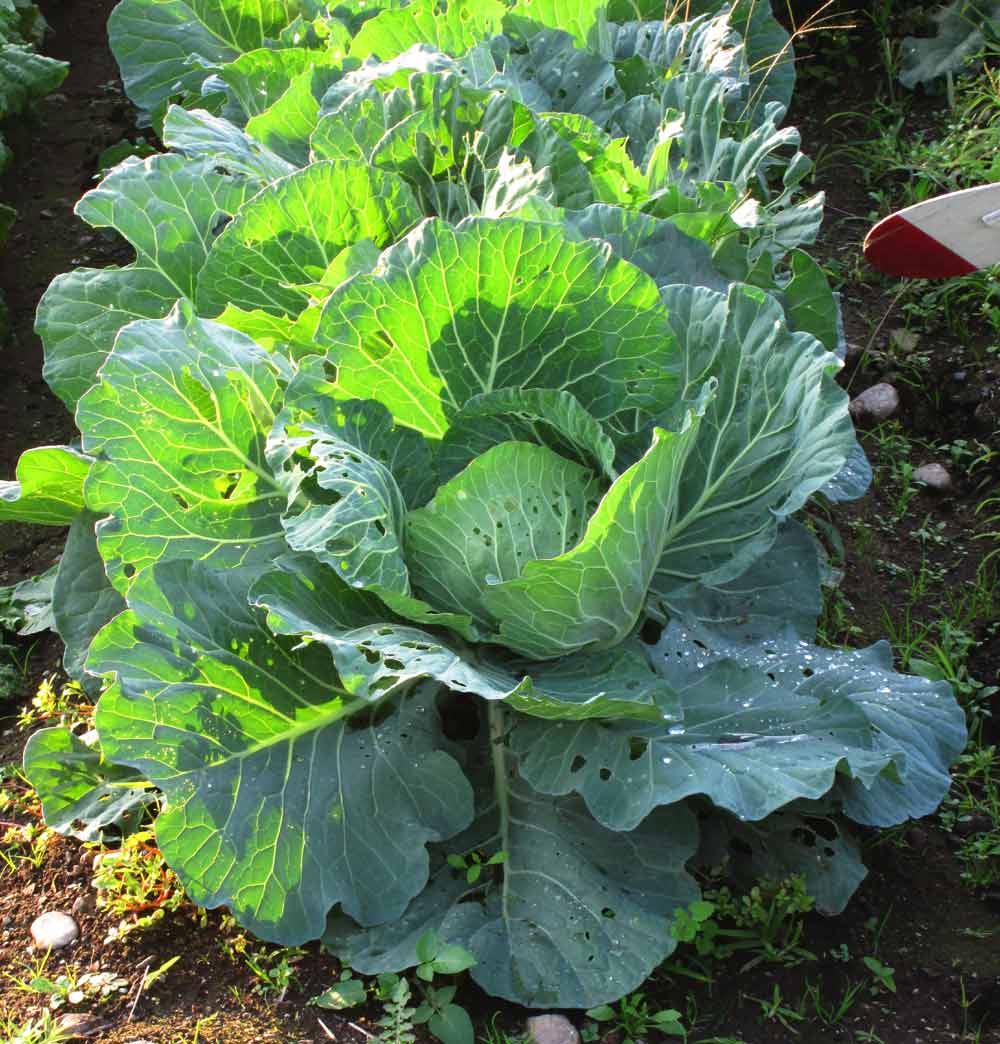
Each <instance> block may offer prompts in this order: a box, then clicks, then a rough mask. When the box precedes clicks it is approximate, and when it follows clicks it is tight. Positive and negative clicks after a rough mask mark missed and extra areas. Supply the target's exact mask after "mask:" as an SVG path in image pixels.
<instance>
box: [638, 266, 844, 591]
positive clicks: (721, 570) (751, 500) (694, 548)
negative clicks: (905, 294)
mask: <svg viewBox="0 0 1000 1044" xmlns="http://www.w3.org/2000/svg"><path fill="white" fill-rule="evenodd" d="M663 297H664V301H665V302H666V305H667V308H668V310H669V312H670V322H671V325H672V326H673V328H674V332H675V334H676V336H677V338H678V340H679V342H680V343H681V344H682V345H684V346H685V363H684V365H685V388H684V390H683V393H682V398H683V399H690V398H692V397H693V396H694V395H695V394H696V393H697V391H698V389H699V388H700V387H701V386H702V384H703V383H704V382H705V381H706V380H708V379H710V378H714V379H715V380H716V381H717V384H718V391H717V394H716V395H715V397H714V398H713V399H712V401H711V403H710V404H709V405H708V408H707V410H706V412H705V415H704V417H703V418H702V422H701V426H700V428H699V434H698V439H697V442H696V445H695V446H694V448H693V450H692V452H691V454H690V456H689V458H688V462H687V467H686V468H685V472H684V474H683V475H682V477H681V482H680V486H679V489H678V493H677V496H678V505H677V510H676V523H675V525H674V527H673V530H672V532H671V534H670V537H669V539H668V541H667V543H666V549H665V553H664V556H663V559H662V560H661V562H660V566H659V569H658V571H657V576H656V578H655V580H654V582H653V589H654V591H656V592H658V593H660V594H662V595H668V594H669V592H670V591H672V590H676V589H677V588H679V587H682V586H683V585H685V584H688V583H690V582H692V581H701V582H704V583H720V582H724V581H725V580H727V579H730V578H732V577H735V576H738V575H739V574H740V573H742V572H743V571H745V570H746V568H747V567H748V566H749V565H750V564H751V562H752V561H753V560H754V559H755V558H758V557H759V556H760V555H761V554H763V553H764V552H765V551H766V550H767V549H768V548H769V547H770V546H771V544H772V542H773V540H774V536H775V532H776V528H777V525H778V522H779V520H780V519H782V518H786V517H787V516H789V515H791V514H792V513H793V512H794V511H797V510H798V509H799V508H800V507H801V506H802V505H803V504H804V503H805V502H806V500H807V499H808V497H809V496H810V495H811V494H812V493H814V492H815V491H816V490H818V489H819V488H820V487H821V486H823V485H824V483H826V482H827V481H828V480H829V479H831V478H832V477H833V476H834V475H836V474H837V473H838V472H839V471H840V469H841V467H842V466H843V463H844V461H845V460H846V459H847V456H848V454H849V453H850V451H851V447H852V446H853V445H854V444H855V437H854V428H853V425H852V424H851V421H850V418H849V416H848V414H847V398H846V396H845V394H844V392H843V391H841V389H840V388H838V387H837V385H836V383H835V382H834V379H833V375H834V372H835V370H836V369H837V368H838V366H839V364H838V362H837V360H836V357H835V356H833V355H831V354H829V353H827V352H825V351H824V350H823V349H822V346H821V345H820V344H819V342H817V341H815V340H814V339H813V338H812V337H810V336H809V335H807V334H802V333H795V334H793V333H789V332H788V331H787V329H786V327H785V324H784V318H783V315H782V312H781V308H780V306H779V305H778V303H777V302H776V301H775V300H774V299H773V298H772V297H769V296H768V295H767V294H765V293H763V292H762V291H758V290H751V289H749V288H747V287H734V288H732V289H731V290H730V292H729V294H728V296H723V295H722V294H716V293H713V292H712V291H710V290H706V289H703V288H701V287H687V286H671V287H667V288H666V289H665V290H664V291H663Z"/></svg>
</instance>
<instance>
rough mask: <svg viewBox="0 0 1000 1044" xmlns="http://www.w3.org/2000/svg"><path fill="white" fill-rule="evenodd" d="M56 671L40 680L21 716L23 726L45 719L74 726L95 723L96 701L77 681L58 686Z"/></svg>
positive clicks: (52, 722)
mask: <svg viewBox="0 0 1000 1044" xmlns="http://www.w3.org/2000/svg"><path fill="white" fill-rule="evenodd" d="M56 677H57V676H56V675H54V674H48V675H46V676H45V677H44V678H43V679H42V680H41V681H40V682H39V683H38V689H37V690H36V692H35V695H34V696H32V698H31V703H30V704H29V705H28V706H27V707H25V708H24V709H23V710H22V711H21V713H20V715H19V716H18V719H17V723H18V725H19V726H20V727H21V728H22V729H26V728H29V727H30V726H32V725H36V724H39V723H41V722H45V723H47V724H49V725H55V724H59V725H65V726H67V727H72V726H73V725H77V724H80V723H86V724H87V725H90V724H92V722H93V718H94V704H93V702H92V701H91V700H90V698H89V697H88V696H87V694H86V693H85V692H84V691H83V689H82V688H81V687H80V685H78V684H77V683H76V682H75V681H66V682H64V683H63V684H62V685H59V686H58V687H57V686H56Z"/></svg>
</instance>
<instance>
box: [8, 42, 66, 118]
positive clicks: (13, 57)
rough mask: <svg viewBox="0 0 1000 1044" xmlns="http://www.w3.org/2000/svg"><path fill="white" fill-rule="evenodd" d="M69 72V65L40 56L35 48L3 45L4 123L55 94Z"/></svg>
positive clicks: (11, 44) (10, 44)
mask: <svg viewBox="0 0 1000 1044" xmlns="http://www.w3.org/2000/svg"><path fill="white" fill-rule="evenodd" d="M68 72H69V64H68V63H67V62H59V61H56V59H55V58H47V57H46V56H45V55H44V54H36V53H35V50H34V48H33V47H28V46H22V45H20V44H13V43H2V42H0V119H6V118H7V117H8V116H13V115H15V114H16V113H19V112H20V111H21V110H22V109H23V108H24V107H25V105H27V104H28V103H29V102H31V101H34V100H35V99H36V98H42V97H44V96H45V95H46V94H48V93H49V92H50V91H54V90H55V89H56V88H57V87H58V86H59V84H61V83H62V82H63V80H65V79H66V74H67V73H68Z"/></svg>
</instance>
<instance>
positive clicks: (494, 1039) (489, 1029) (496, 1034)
mask: <svg viewBox="0 0 1000 1044" xmlns="http://www.w3.org/2000/svg"><path fill="white" fill-rule="evenodd" d="M499 1018H500V1012H499V1011H495V1012H494V1013H493V1014H492V1015H491V1016H490V1021H489V1022H487V1023H486V1026H485V1027H484V1029H483V1033H482V1036H481V1037H480V1038H479V1039H480V1041H481V1042H482V1044H522V1041H523V1038H522V1037H520V1036H517V1035H516V1034H511V1033H508V1032H507V1031H506V1030H505V1029H504V1028H503V1027H502V1026H498V1025H497V1019H499Z"/></svg>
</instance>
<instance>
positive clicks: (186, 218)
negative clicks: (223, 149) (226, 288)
mask: <svg viewBox="0 0 1000 1044" xmlns="http://www.w3.org/2000/svg"><path fill="white" fill-rule="evenodd" d="M218 165H219V164H218V161H217V160H214V159H203V160H188V159H186V158H185V157H184V156H177V155H158V156H151V157H150V158H149V159H146V160H141V159H137V158H136V157H134V156H133V157H129V158H128V159H127V160H125V161H124V162H122V163H120V164H119V165H118V166H117V167H115V168H114V169H113V170H112V171H111V172H110V173H109V174H108V175H107V176H106V177H105V178H104V180H103V181H102V182H101V183H100V185H98V187H97V188H95V189H91V190H90V192H88V193H87V194H86V195H85V196H84V197H83V198H82V199H81V200H80V202H79V203H77V205H76V213H77V214H79V216H80V217H81V218H83V220H84V221H86V222H87V223H88V224H90V225H93V226H95V227H96V228H113V229H115V231H116V232H119V233H121V235H123V236H124V237H125V238H126V239H127V240H128V241H129V242H130V243H131V244H132V246H134V247H135V250H136V254H137V255H138V257H137V263H138V264H139V266H140V267H142V268H154V269H156V270H157V271H159V272H161V273H162V274H163V276H164V277H165V278H166V279H168V280H169V281H170V283H171V284H172V285H173V287H174V290H175V291H176V294H177V296H178V297H189V298H191V299H192V300H193V299H194V291H195V286H196V283H197V278H198V273H199V272H200V271H201V267H202V265H204V263H205V257H206V255H207V253H208V249H209V247H210V246H211V243H212V238H213V236H214V234H215V231H216V229H217V227H218V226H219V225H220V224H221V223H223V222H224V221H225V220H226V219H227V218H229V217H231V216H232V215H233V214H235V213H236V211H237V210H238V209H239V208H240V206H241V204H242V203H243V201H244V200H245V199H246V198H247V197H248V196H249V195H252V194H253V192H254V191H256V189H257V188H259V187H260V183H259V182H256V181H248V180H247V179H246V178H244V177H241V178H234V177H230V176H228V175H225V174H219V173H217V172H216V168H217V167H218Z"/></svg>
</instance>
